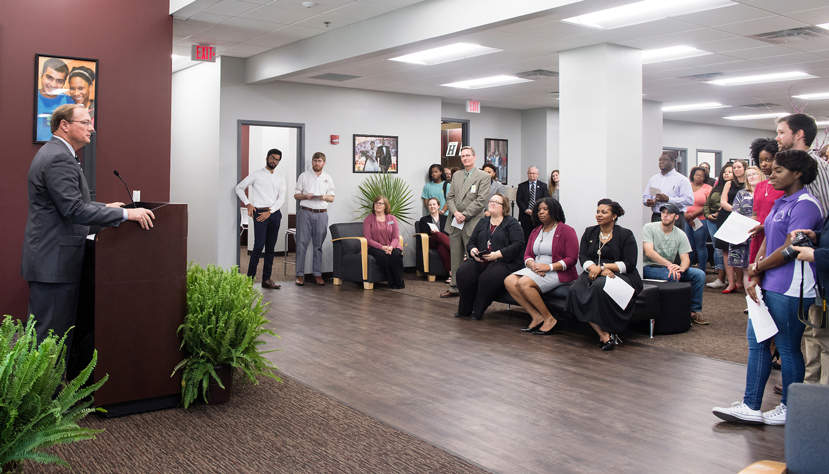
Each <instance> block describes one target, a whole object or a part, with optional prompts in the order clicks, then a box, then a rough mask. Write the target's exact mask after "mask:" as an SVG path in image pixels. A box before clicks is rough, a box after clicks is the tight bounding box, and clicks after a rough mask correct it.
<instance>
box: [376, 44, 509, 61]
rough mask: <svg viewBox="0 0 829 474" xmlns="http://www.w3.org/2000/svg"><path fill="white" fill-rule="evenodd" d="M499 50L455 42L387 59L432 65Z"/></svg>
mask: <svg viewBox="0 0 829 474" xmlns="http://www.w3.org/2000/svg"><path fill="white" fill-rule="evenodd" d="M499 51H503V50H502V49H496V48H488V47H486V46H480V45H477V44H470V43H455V44H450V45H448V46H441V47H439V48H432V49H427V50H425V51H420V52H418V53H412V54H407V55H405V56H398V57H396V58H391V59H389V61H400V62H404V63H412V64H422V65H425V66H432V65H435V64H442V63H448V62H450V61H457V60H459V59H466V58H474V57H475V56H482V55H484V54H491V53H497V52H499Z"/></svg>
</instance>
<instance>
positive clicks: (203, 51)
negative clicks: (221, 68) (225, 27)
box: [190, 44, 216, 63]
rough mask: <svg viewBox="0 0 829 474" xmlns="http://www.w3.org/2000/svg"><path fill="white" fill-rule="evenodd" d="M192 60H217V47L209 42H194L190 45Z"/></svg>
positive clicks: (212, 61)
mask: <svg viewBox="0 0 829 474" xmlns="http://www.w3.org/2000/svg"><path fill="white" fill-rule="evenodd" d="M190 60H191V61H206V62H210V63H215V62H216V47H215V46H211V45H209V44H194V45H192V46H191V47H190Z"/></svg>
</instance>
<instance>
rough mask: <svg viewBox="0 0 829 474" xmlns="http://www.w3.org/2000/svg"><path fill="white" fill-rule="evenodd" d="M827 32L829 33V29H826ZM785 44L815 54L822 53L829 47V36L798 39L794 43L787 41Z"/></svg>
mask: <svg viewBox="0 0 829 474" xmlns="http://www.w3.org/2000/svg"><path fill="white" fill-rule="evenodd" d="M826 33H827V34H829V30H826ZM785 46H786V47H787V48H791V49H794V50H798V51H805V52H808V53H813V54H821V52H822V51H825V50H827V49H829V38H826V39H811V40H808V41H797V42H792V43H786V45H785Z"/></svg>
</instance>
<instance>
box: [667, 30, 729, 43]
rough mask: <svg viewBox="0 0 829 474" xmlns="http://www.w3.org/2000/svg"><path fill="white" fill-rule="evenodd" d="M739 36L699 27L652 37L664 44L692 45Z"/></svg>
mask: <svg viewBox="0 0 829 474" xmlns="http://www.w3.org/2000/svg"><path fill="white" fill-rule="evenodd" d="M735 38H739V36H737V35H733V34H730V33H726V32H724V31H718V30H714V29H711V28H700V29H698V30H689V31H680V32H678V33H672V34H669V35H663V36H658V37H656V38H654V39H660V40H662V41H663V42H664V43H663V44H664V45H666V46H673V45H677V44H685V45H688V46H694V45H697V44H700V43H706V42H708V41H717V40H726V39H735Z"/></svg>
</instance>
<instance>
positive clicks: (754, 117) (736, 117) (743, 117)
mask: <svg viewBox="0 0 829 474" xmlns="http://www.w3.org/2000/svg"><path fill="white" fill-rule="evenodd" d="M786 115H789V113H788V112H774V113H768V114H752V115H730V116H728V117H723V118H724V119H726V120H764V119H770V118H778V117H785V116H786Z"/></svg>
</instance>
